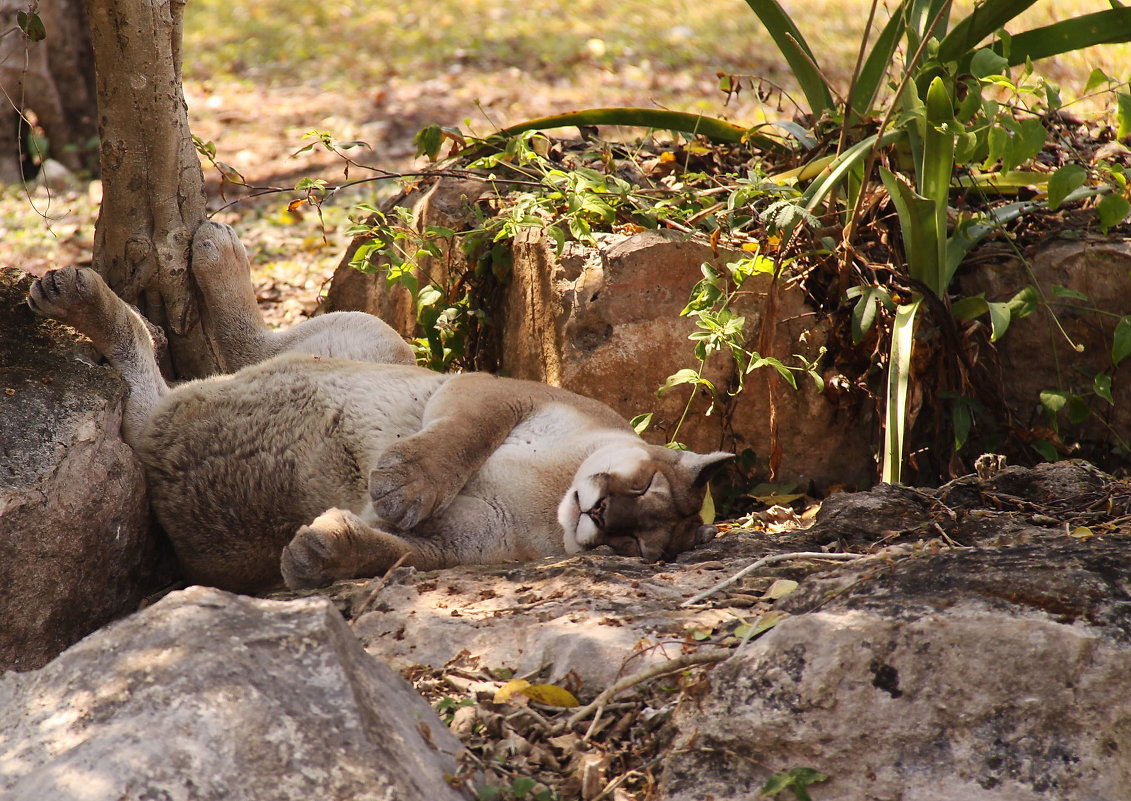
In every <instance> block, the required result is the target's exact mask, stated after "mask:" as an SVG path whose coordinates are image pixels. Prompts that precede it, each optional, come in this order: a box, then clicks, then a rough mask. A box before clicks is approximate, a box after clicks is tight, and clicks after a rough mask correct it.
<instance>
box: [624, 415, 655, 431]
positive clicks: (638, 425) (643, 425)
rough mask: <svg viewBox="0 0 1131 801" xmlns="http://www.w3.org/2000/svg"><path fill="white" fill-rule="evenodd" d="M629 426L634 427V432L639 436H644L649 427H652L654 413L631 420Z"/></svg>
mask: <svg viewBox="0 0 1131 801" xmlns="http://www.w3.org/2000/svg"><path fill="white" fill-rule="evenodd" d="M628 424H629V425H630V426H632V430H633V431H635V432H636V433H637V434H643V433H644V432H645V431H646V430H647V429H648V426H650V425H652V412H645V413H644V414H638V415H636V417H634V418H632V419H631V420H629V421H628Z"/></svg>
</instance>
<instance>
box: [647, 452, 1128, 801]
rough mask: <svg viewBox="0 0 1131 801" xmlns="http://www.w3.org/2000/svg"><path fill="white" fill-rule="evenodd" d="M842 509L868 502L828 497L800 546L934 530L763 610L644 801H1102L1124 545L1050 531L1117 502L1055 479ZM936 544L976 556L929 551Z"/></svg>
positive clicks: (1123, 602) (1124, 494)
mask: <svg viewBox="0 0 1131 801" xmlns="http://www.w3.org/2000/svg"><path fill="white" fill-rule="evenodd" d="M859 495H861V496H874V497H871V498H858V499H857V502H856V503H850V500H851V497H852V496H846V498H847V499H846V500H844V501H841V502H840V503H839V504H838V505H837V507H836V508H833V509H831V510H829V511H828V512H827V513H824V511H825V510H823V513H824V514H823V519H818V522H817V525H816V526H814V528H813V529H812V530H811V531H810V534H811V535H812V536H813V537H814V538H815V539H817V540H818V541H828V540H831V539H838V538H839V539H842V540H848V541H862V540H863V541H866V540H871V541H872V542H877V541H881V540H883V539H884V535H886V536H887V537H889V538H892V537H896V538H897V537H898V536H900V535H901V534H905V533H908V532H910V533H911V534H912V536H918V537H920V538H921V537H923V536H925V535H926V534H927V533H929V531H930V529H931V527H932V523H933V522H936V521H938V520H940V519H941V520H943V521H944V522H946V521H950V523H949V524H948V525H946V526H940V528H939V530H938V534H939V536H938V538H936V539H935V540H934V541H933V543H934V544H933V545H932V543H930V542H928V543H925V544H926V545H927V547H919V548H917V549H912V550H910V551H907V550H904V551H903V553H904V554H905V556H904V557H903V558H900V557H899V556H898V555H899V554H900V550H899V548H898V547H896V548H891V549H887V551H886V553H888V554H889V555H890V556H889V557H888V558H886V559H882V560H879V561H875V560H871V559H869V560H866V561H863V562H856V563H852V564H851V565H848V566H844V567H838V568H835V569H833V570H830V571H825V572H823V573H821V574H818V575H812V576H810V577H809V578H807V579H806V580H805V581H803V583H802V584H801V586H800V587H799V589H798V590H796V591H795V592H794V593H792V594H791V595H788V596H786V597H785V598H784V599H783V600H782V601H781V602H779V604H778V607H777V608H778V609H779V610H781V611H783V612H785V613H787V614H790V615H791V616H790V617H787V618H786V619H784V620H783V621H782V622H780V623H778V624H777V626H776V627H774V628H773V629H771V630H770V631H769V632H767V633H766V634H764V635H763V636H762V637H761V638H760V639H758V640H756V641H754V642H752V643H750V645H749V646H748V647H747V648H746V649H745V650H744V651H743V652H741V653H739V654H738V655H737V656H735V657H732V658H731V659H729V660H728V661H727V662H725V663H723V664H722V665H721V666H720V667H719V668H717V669H716V670H715V671H714V672H713V673H712V674H711V675H710V678H709V683H710V689H709V691H707V692H706V694H705V697H702V698H698V699H696V700H695V701H694V702H691V703H685V704H682V705H681V707H680V708H679V710H678V711H677V714H676V716H675V718H674V722H675V726H676V728H677V731H678V735H677V739H676V743H675V746H674V748H673V751H672V754H673V755H672V758H671V759H670V760H669V762H668V765H667V767H666V770H665V775H664V779H663V784H662V786H663V793H664V796H665V797H666V798H668V799H672V801H698V800H699V799H703V801H706V799H710V798H733V797H738V796H740V795H742V794H743V793H745V792H748V791H749V789H750V788H752V787H753V788H756V787H760V786H761V785H762V783H764V782H765V781H766V780H767V779H768V778H769V777H770V776H771V775H772V774H773V773H775V772H780V771H787V770H791V769H793V768H798V767H809V768H813V769H815V770H816V771H818V772H819V773H822V774H825V775H827V776H829V779H828V780H827V781H825V782H822V783H821V784H819V785H816V786H814V787H813V788H812V791H813V795H814V797H819V798H821V799H826V801H842V800H843V801H850V800H851V801H858V800H859V799H876V800H877V801H879V800H880V799H885V800H886V799H900V801H927V799H937V798H964V799H975V798H976V799H1003V800H1004V799H1008V800H1009V801H1028V799H1077V798H1091V799H1097V800H1100V799H1102V800H1105V801H1115V800H1116V799H1119V798H1122V797H1123V796H1124V795H1125V793H1126V787H1127V786H1128V784H1129V782H1131V767H1129V766H1128V765H1127V764H1126V762H1125V760H1121V759H1119V758H1117V757H1116V756H1115V755H1116V754H1120V753H1126V752H1127V750H1128V749H1131V731H1129V730H1128V728H1127V726H1126V724H1125V722H1126V720H1127V719H1128V717H1129V716H1131V700H1129V699H1131V686H1129V684H1131V678H1129V677H1131V649H1129V648H1128V644H1129V643H1131V591H1129V588H1128V586H1127V582H1126V580H1125V577H1126V576H1127V575H1128V574H1129V572H1131V549H1129V548H1128V545H1129V544H1131V542H1129V539H1131V532H1128V531H1126V530H1125V528H1124V529H1123V530H1120V529H1114V528H1112V527H1111V526H1108V525H1104V526H1103V527H1101V526H1100V525H1098V524H1093V525H1094V528H1095V530H1094V531H1092V530H1091V529H1089V530H1088V533H1087V534H1081V533H1079V529H1077V530H1076V531H1075V532H1074V533H1076V536H1068V535H1067V531H1066V530H1067V529H1068V527H1069V526H1070V525H1071V523H1070V521H1069V520H1063V519H1061V518H1075V519H1087V518H1088V516H1089V513H1088V511H1087V510H1089V509H1093V510H1094V509H1098V508H1103V506H1105V505H1108V504H1111V505H1113V508H1114V512H1113V516H1114V518H1115V519H1119V518H1120V516H1121V515H1123V514H1126V508H1127V507H1128V506H1129V505H1131V503H1129V498H1131V487H1128V485H1127V484H1125V483H1116V482H1113V481H1112V480H1111V478H1110V477H1109V476H1104V475H1103V474H1101V473H1099V472H1098V471H1096V470H1095V469H1094V468H1091V466H1090V465H1086V464H1083V463H1065V464H1055V465H1042V466H1041V467H1040V468H1039V469H1035V470H1022V469H1020V468H1008V469H1006V470H1005V471H1003V472H1002V473H999V474H998V475H997V476H995V477H994V478H993V479H990V480H988V481H979V480H977V479H974V478H973V477H970V478H967V479H962V480H959V481H956V482H952V484H951V485H948V486H946V487H943V488H940V489H939V490H936V491H909V490H903V489H900V490H893V488H890V487H880V488H877V490H875V491H873V492H871V493H860V494H859ZM916 496H917V497H918V503H919V509H918V511H917V512H916V511H915V509H914V507H915V504H916ZM981 507H985V508H981ZM854 509H855V510H860V511H861V515H860V516H859V517H856V516H854V515H853V510H854ZM1031 518H1035V519H1038V520H1039V521H1041V522H1042V523H1043V525H1034V524H1033V523H1032V522H1031V520H1030V519H1031ZM1092 519H1094V520H1097V521H1098V520H1099V519H1100V518H1098V517H1093V518H1092ZM987 520H988V521H990V524H989V525H987V522H986V521H987ZM848 521H851V525H848V526H846V525H845V524H846V522H848ZM995 524H996V525H995ZM1006 524H1008V525H1006ZM836 528H841V529H842V531H843V535H844V536H843V537H839V536H837V535H836V532H835V531H833V529H836ZM944 528H945V529H948V530H949V533H950V534H951V535H952V537H953V538H955V539H958V540H959V541H965V542H974V543H978V544H979V547H968V548H954V549H951V548H946V547H940V545H941V543H942V536H943V529H944ZM888 541H890V539H889V540H888ZM987 546H990V547H987ZM880 553H885V551H881V552H880ZM908 554H909V555H908ZM724 755H725V756H724Z"/></svg>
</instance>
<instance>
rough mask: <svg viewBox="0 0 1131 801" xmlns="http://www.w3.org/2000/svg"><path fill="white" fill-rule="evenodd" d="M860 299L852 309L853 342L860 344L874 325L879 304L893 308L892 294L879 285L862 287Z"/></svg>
mask: <svg viewBox="0 0 1131 801" xmlns="http://www.w3.org/2000/svg"><path fill="white" fill-rule="evenodd" d="M860 289H861V290H862V291H861V292H860V293H859V294H860V299H859V300H858V301H856V305H855V306H854V307H853V309H852V342H853V343H854V344H856V345H859V344H860V343H861V342H862V341H863V339H864V335H865V334H867V333H868V330H869V329H870V328H871V327H872V323H873V322H875V319H876V311H877V309H878V307H879V306H885V307H887V308H892V302H891V296H890V295H888V293H887V291H886V290H884V289H881V288H880V287H878V286H869V287H860Z"/></svg>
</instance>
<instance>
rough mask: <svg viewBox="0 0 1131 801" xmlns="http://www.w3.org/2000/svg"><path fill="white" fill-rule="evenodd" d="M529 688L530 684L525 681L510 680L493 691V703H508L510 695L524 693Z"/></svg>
mask: <svg viewBox="0 0 1131 801" xmlns="http://www.w3.org/2000/svg"><path fill="white" fill-rule="evenodd" d="M529 686H530V682H528V681H527V680H526V679H511V680H510V681H508V682H507V683H506V684H504V685H503V686H502V687H500V688H499V689H498V690H496V691H495V699H494V700H495V703H496V704H501V703H504V702H505V701H509V700H510V697H511V696H512V695H514V694H515V693H522V692H524V691H525V690H526V688H527V687H529Z"/></svg>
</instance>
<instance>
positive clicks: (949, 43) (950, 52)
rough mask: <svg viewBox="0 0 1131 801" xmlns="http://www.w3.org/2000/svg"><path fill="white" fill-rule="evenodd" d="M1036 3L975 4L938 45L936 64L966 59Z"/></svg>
mask: <svg viewBox="0 0 1131 801" xmlns="http://www.w3.org/2000/svg"><path fill="white" fill-rule="evenodd" d="M1036 1H1037V0H986V2H985V3H981V4H979V5H975V6H974V10H973V11H972V12H971V13H970V15H969V16H967V17H966V18H964V19H962V20H961V21H960V22H959V23H958V24H957V25H955V26H954V28H952V29H951V31H950V33H948V34H947V35H946V36H945V37H943V40H942V41H941V42H940V43H939V52H938V59H939V61H943V62H946V61H958V60H960V59H962V58H964V57H966V56H969V55H970V54H972V53H973V52H974V50H975V49H976V48H977V47H978V45H979V44H980V43H981V42H982V40H984V39H985V38H986V37H987V36H989V35H990V34H992V33H993V32H994V31H996V30H998V29H999V28H1001V27H1003V26H1004V25H1005V24H1006V23H1007V22H1009V21H1010V20H1011V19H1014V18H1015V17H1016V16H1017V15H1018V14H1020V13H1021V12H1022V11H1024V10H1025V9H1027V8H1028V7H1029V6H1031V5H1033V3H1035V2H1036ZM1021 60H1022V61H1024V60H1025V59H1021Z"/></svg>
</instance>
